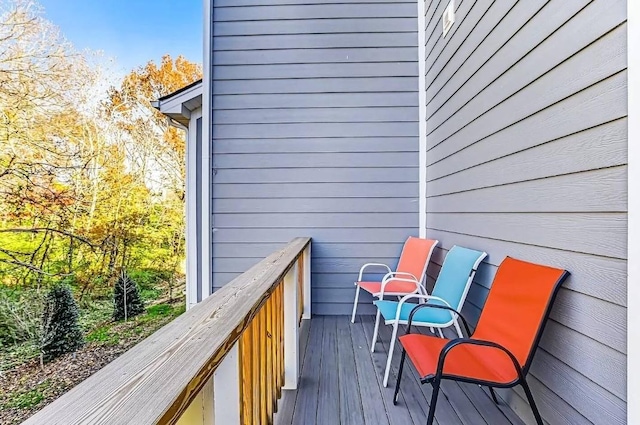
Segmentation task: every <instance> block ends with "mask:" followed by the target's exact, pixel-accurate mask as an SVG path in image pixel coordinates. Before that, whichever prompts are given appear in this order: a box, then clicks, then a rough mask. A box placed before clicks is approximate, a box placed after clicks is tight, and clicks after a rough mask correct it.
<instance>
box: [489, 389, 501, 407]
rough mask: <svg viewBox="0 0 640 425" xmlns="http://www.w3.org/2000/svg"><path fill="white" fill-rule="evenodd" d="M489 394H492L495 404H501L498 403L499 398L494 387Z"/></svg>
mask: <svg viewBox="0 0 640 425" xmlns="http://www.w3.org/2000/svg"><path fill="white" fill-rule="evenodd" d="M489 392H490V393H491V398H492V399H493V402H494V403H495V404H500V403H499V402H498V397H496V392H495V391H494V390H493V387H489Z"/></svg>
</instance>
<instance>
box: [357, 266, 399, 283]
mask: <svg viewBox="0 0 640 425" xmlns="http://www.w3.org/2000/svg"><path fill="white" fill-rule="evenodd" d="M367 267H384V268H385V269H387V274H389V273H391V268H390V267H389V266H387V265H386V264H382V263H367V264H365V265H364V266H362V267H360V274H358V282H362V275H363V274H364V270H365V269H366V268H367ZM356 284H357V282H356Z"/></svg>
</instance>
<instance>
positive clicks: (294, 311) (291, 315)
mask: <svg viewBox="0 0 640 425" xmlns="http://www.w3.org/2000/svg"><path fill="white" fill-rule="evenodd" d="M297 267H298V266H297V262H296V263H294V265H293V266H292V267H291V269H289V271H288V272H287V274H286V275H285V277H284V386H283V388H284V389H285V390H295V389H297V388H298V376H299V372H300V369H299V367H300V359H299V353H298V351H299V349H298V345H299V341H298V337H299V335H298V317H299V316H298V282H297V275H298V270H296V268H297Z"/></svg>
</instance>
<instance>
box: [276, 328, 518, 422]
mask: <svg viewBox="0 0 640 425" xmlns="http://www.w3.org/2000/svg"><path fill="white" fill-rule="evenodd" d="M373 323H374V318H373V316H360V317H359V319H358V320H356V323H355V324H351V322H350V321H349V318H347V317H346V316H314V317H313V319H312V320H311V322H310V327H309V332H308V334H307V335H306V338H307V344H306V349H305V352H304V359H303V363H302V373H301V378H300V385H299V389H298V390H297V391H283V396H282V400H281V401H280V405H279V412H278V413H277V415H276V418H275V423H276V424H277V425H290V424H291V425H302V424H304V425H312V424H318V425H324V424H327V425H337V424H349V425H359V424H366V425H370V424H376V425H378V424H384V425H386V424H391V425H393V424H398V425H409V424H420V425H424V424H425V423H426V421H427V412H428V408H429V400H430V397H431V386H430V385H420V383H419V381H418V380H417V373H416V372H415V370H414V369H413V367H412V366H409V367H408V368H406V369H405V376H404V378H403V381H402V387H401V392H400V400H399V402H398V405H397V406H394V405H393V403H392V398H393V388H394V386H395V382H396V379H395V378H396V376H397V372H398V364H399V362H400V351H399V350H400V349H399V348H396V350H397V352H396V354H395V355H394V366H395V367H392V371H391V376H390V378H389V386H388V387H387V388H384V387H382V376H383V372H384V366H385V363H386V359H387V350H388V348H389V344H388V342H389V340H390V339H391V332H390V327H389V326H381V332H380V337H381V338H380V339H379V340H378V343H377V344H376V352H375V353H371V352H370V350H369V346H370V345H369V344H370V341H371V336H372V332H373ZM426 332H428V330H426ZM398 345H399V344H397V345H396V347H397V346H398ZM409 364H410V362H407V365H409ZM441 391H442V394H440V397H439V400H438V407H437V411H436V421H437V422H436V423H439V424H441V425H462V424H464V425H483V424H487V425H509V424H518V425H520V424H523V422H522V421H521V420H520V419H519V418H518V417H517V416H516V414H515V413H514V412H513V411H511V410H510V409H509V408H508V407H507V406H506V405H504V404H501V405H500V406H499V407H498V406H496V405H495V404H494V403H493V401H492V400H491V399H490V397H489V395H488V392H486V391H487V390H486V389H484V388H481V387H479V386H477V385H472V384H458V383H456V382H452V381H444V382H443V384H442V387H441Z"/></svg>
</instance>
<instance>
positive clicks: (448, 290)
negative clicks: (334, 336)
mask: <svg viewBox="0 0 640 425" xmlns="http://www.w3.org/2000/svg"><path fill="white" fill-rule="evenodd" d="M486 256H487V253H486V252H481V251H475V250H473V249H468V248H463V247H461V246H457V245H454V246H453V248H451V250H449V253H448V254H447V256H446V257H445V259H444V263H443V264H442V268H441V269H440V274H439V275H438V279H437V280H436V284H435V286H434V287H433V292H432V293H431V295H422V294H409V295H406V296H405V297H403V298H402V299H401V300H400V301H386V300H379V301H375V302H374V304H375V305H376V306H377V307H378V311H379V312H380V314H381V315H382V317H383V318H384V321H385V322H384V323H385V324H386V325H393V334H392V336H391V343H390V347H389V357H388V358H387V367H386V369H385V371H384V381H383V385H384V386H385V387H386V386H387V382H388V380H389V370H390V368H391V359H392V358H393V348H394V346H395V343H396V336H397V334H398V325H406V324H407V322H408V321H409V314H410V313H411V310H413V308H414V307H415V306H416V305H418V304H416V303H415V302H410V301H412V300H415V301H417V302H423V303H424V302H426V303H427V304H435V305H442V306H447V307H450V308H453V309H454V310H455V311H458V312H459V311H460V310H461V309H462V305H463V304H464V301H465V299H466V298H467V293H468V292H469V287H470V286H471V282H473V277H474V276H475V273H476V271H477V270H478V266H479V265H480V263H481V262H482V260H483V259H484V258H485V257H486ZM412 324H413V326H428V327H430V328H431V329H432V331H433V328H437V329H438V333H439V334H440V337H442V336H443V335H442V328H447V327H449V326H451V325H453V326H454V327H455V329H456V332H457V333H458V336H459V337H460V338H463V337H464V336H463V335H462V331H461V330H460V325H459V323H458V315H457V314H455V313H454V312H452V311H449V310H441V309H437V308H430V309H429V308H425V309H421V310H420V311H418V312H416V314H415V315H414V317H413V322H412ZM376 339H377V334H375V335H374V336H373V345H375V341H376ZM373 345H372V347H371V349H372V351H373V348H374V346H373Z"/></svg>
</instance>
